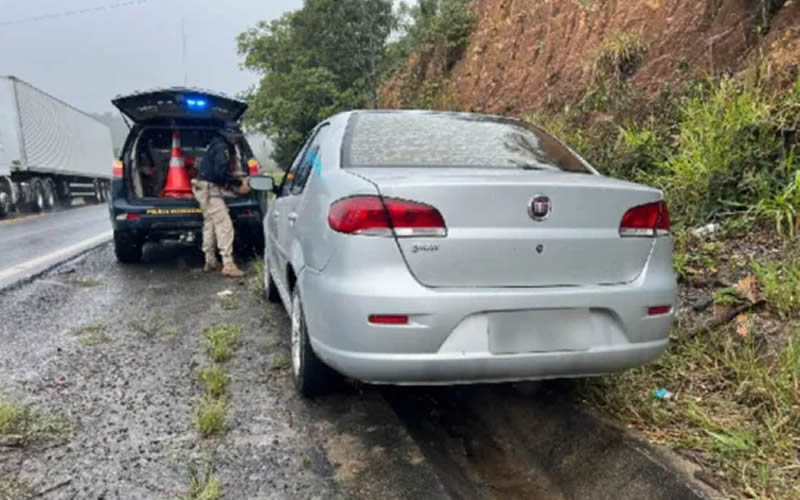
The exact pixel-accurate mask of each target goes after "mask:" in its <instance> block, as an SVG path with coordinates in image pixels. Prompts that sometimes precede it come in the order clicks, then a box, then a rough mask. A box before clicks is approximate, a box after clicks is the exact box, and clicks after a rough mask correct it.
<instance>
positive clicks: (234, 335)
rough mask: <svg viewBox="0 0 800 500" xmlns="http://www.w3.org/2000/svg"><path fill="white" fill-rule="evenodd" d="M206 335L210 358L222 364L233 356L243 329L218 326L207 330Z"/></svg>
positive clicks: (236, 326)
mask: <svg viewBox="0 0 800 500" xmlns="http://www.w3.org/2000/svg"><path fill="white" fill-rule="evenodd" d="M205 334H206V347H207V350H208V355H209V357H210V358H211V359H212V360H214V361H216V362H218V363H221V362H224V361H227V360H228V359H230V358H231V356H233V351H234V349H235V347H236V344H237V343H238V342H239V337H240V336H241V334H242V327H241V326H239V325H230V324H217V325H213V326H210V327H208V328H206V331H205Z"/></svg>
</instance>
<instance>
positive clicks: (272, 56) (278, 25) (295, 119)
mask: <svg viewBox="0 0 800 500" xmlns="http://www.w3.org/2000/svg"><path fill="white" fill-rule="evenodd" d="M394 26H395V18H394V15H393V13H392V2H391V0H306V1H305V3H304V5H303V7H302V8H301V9H299V10H297V11H294V12H291V13H288V14H285V15H284V16H283V17H281V18H280V19H277V20H275V21H272V22H269V23H266V22H261V23H258V24H257V25H256V26H255V27H254V28H252V29H250V30H248V31H246V32H244V33H242V34H241V35H239V38H238V48H239V54H240V55H243V56H244V62H243V66H244V67H245V68H248V69H251V70H253V71H256V72H258V73H259V74H261V75H262V76H261V81H260V83H259V85H258V87H257V88H255V89H252V90H251V91H250V92H249V93H248V95H247V96H246V98H247V99H248V101H249V103H250V110H249V112H248V115H247V116H246V121H247V122H248V124H249V125H251V126H253V127H254V128H256V129H258V130H260V131H262V132H264V133H266V134H267V135H269V136H270V138H271V139H272V140H273V141H274V142H275V150H274V151H273V158H274V159H275V161H276V162H277V163H278V165H279V166H281V167H282V168H287V167H288V165H289V163H290V162H291V159H292V157H293V155H294V154H295V152H296V150H297V149H299V147H300V146H301V145H302V142H303V139H304V137H305V136H306V135H307V134H308V132H309V131H310V130H311V129H312V128H313V126H314V125H315V124H316V123H318V122H319V121H320V120H322V119H324V118H325V117H327V116H329V115H331V114H334V113H336V112H338V111H342V110H346V109H352V108H359V107H367V106H369V107H375V106H377V102H378V89H379V86H380V83H381V69H382V67H383V59H384V57H385V52H386V45H387V40H388V38H389V35H390V34H391V32H392V30H393V28H394Z"/></svg>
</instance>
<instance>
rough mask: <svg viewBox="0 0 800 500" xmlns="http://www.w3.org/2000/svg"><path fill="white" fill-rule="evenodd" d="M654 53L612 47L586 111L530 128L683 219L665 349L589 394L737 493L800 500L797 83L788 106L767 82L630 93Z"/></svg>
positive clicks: (553, 116) (566, 107)
mask: <svg viewBox="0 0 800 500" xmlns="http://www.w3.org/2000/svg"><path fill="white" fill-rule="evenodd" d="M644 53H646V45H643V44H642V43H641V42H640V41H639V40H638V38H637V37H636V36H633V35H617V36H616V38H615V39H614V40H612V41H610V42H609V43H608V44H607V45H604V46H603V47H601V48H600V49H599V51H598V53H597V54H596V56H595V57H596V59H595V60H593V61H589V62H588V64H590V65H591V66H592V68H593V69H594V70H595V71H596V74H595V81H594V84H593V85H592V86H591V87H590V88H589V89H587V91H586V94H585V96H584V98H583V99H582V100H580V101H579V102H578V103H572V104H562V105H556V106H553V107H552V108H550V109H547V110H542V111H540V112H538V113H535V114H533V115H531V116H530V117H529V119H530V120H531V121H534V122H537V123H539V124H540V125H543V126H544V127H545V128H547V129H549V130H550V131H551V132H552V133H553V134H554V135H556V136H558V137H559V138H561V139H562V140H564V141H565V142H566V143H567V144H569V145H570V146H572V147H573V148H575V149H576V150H577V151H578V152H579V153H581V154H582V155H583V156H585V157H586V158H587V159H588V160H589V161H590V162H591V163H592V164H593V165H594V166H595V167H596V168H597V169H598V170H600V171H601V173H604V174H606V175H611V176H616V177H620V178H623V179H629V180H632V181H636V182H643V183H647V184H650V185H653V186H656V187H659V188H661V189H662V190H663V191H664V193H665V196H666V198H667V201H668V204H669V207H670V212H671V216H672V221H673V236H674V239H675V245H676V247H675V270H676V274H677V275H678V277H679V281H680V284H681V292H680V298H679V304H678V322H677V325H676V327H675V329H674V330H673V333H672V342H671V346H670V348H669V351H668V353H667V354H666V355H665V356H664V357H663V358H661V359H660V360H659V361H657V362H656V363H653V364H652V365H649V366H646V367H644V368H641V369H638V370H633V371H631V372H627V373H624V374H622V375H618V376H611V377H605V378H602V379H598V380H592V381H588V382H585V383H582V384H580V388H579V391H578V395H579V397H580V398H582V399H583V400H585V401H586V402H588V403H589V404H590V405H592V406H594V407H597V408H599V409H601V410H602V411H604V412H607V413H610V414H612V415H613V416H615V417H616V418H618V419H619V420H621V421H622V422H624V423H626V424H628V425H630V426H632V427H635V428H636V429H639V430H640V431H642V432H644V433H645V434H646V435H647V436H648V437H649V438H650V439H652V440H653V441H654V442H657V443H661V444H665V445H667V446H669V447H671V448H672V449H674V450H676V451H677V452H678V453H680V454H682V455H684V456H686V457H688V458H690V459H691V460H693V461H695V462H696V463H699V464H701V465H703V466H705V468H704V471H703V472H702V473H700V474H699V475H700V476H701V479H703V480H705V481H706V482H708V483H710V484H711V485H712V486H715V487H717V488H719V489H721V490H723V491H724V492H726V493H727V494H731V495H737V496H738V495H746V496H750V497H754V498H773V499H782V498H797V497H800V468H798V467H797V457H798V450H800V347H798V346H799V345H800V265H798V262H800V240H798V238H797V232H798V227H799V226H800V218H798V215H800V195H798V192H800V156H798V152H800V145H799V144H798V137H797V130H798V125H800V79H799V80H798V81H797V83H796V85H795V87H794V88H793V89H792V90H790V91H789V92H787V93H784V94H779V95H772V94H770V93H769V92H767V90H766V89H765V88H764V86H763V85H762V82H761V81H760V80H759V78H758V75H757V74H742V75H738V76H736V77H730V76H725V77H719V78H706V79H701V80H683V81H682V80H680V79H676V82H675V83H669V84H665V85H664V87H663V88H662V90H661V92H660V93H659V94H657V95H655V96H653V95H647V94H644V93H643V92H640V91H638V90H636V89H634V88H632V87H631V86H630V84H629V82H628V76H629V75H630V74H631V72H632V71H635V67H636V64H638V62H639V61H641V55H642V54H644ZM680 71H681V65H680V62H678V63H676V72H677V73H680Z"/></svg>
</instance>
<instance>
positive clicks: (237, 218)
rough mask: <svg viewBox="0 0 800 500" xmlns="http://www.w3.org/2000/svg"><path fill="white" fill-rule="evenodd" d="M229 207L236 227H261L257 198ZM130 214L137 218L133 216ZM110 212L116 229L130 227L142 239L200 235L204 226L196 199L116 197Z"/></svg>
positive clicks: (241, 200) (128, 229)
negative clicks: (170, 201) (135, 200)
mask: <svg viewBox="0 0 800 500" xmlns="http://www.w3.org/2000/svg"><path fill="white" fill-rule="evenodd" d="M228 210H229V212H230V215H231V220H232V221H233V224H234V226H235V227H236V228H237V229H252V230H258V231H260V230H261V225H262V222H261V221H262V219H263V215H262V214H261V210H260V208H259V205H258V202H257V201H255V200H249V199H236V200H232V202H231V203H229V204H228ZM128 214H135V217H137V218H135V219H134V220H130V219H128ZM110 216H111V225H112V227H113V228H114V230H115V231H129V232H132V233H135V234H137V235H138V236H139V237H141V238H143V239H151V240H158V239H162V238H169V237H173V236H175V235H179V234H184V233H194V234H195V235H200V233H201V232H202V229H203V216H202V214H201V213H200V211H199V208H197V205H196V204H195V203H182V204H177V203H176V204H174V205H170V204H168V203H161V204H158V205H155V204H153V205H144V204H142V205H140V204H131V203H129V202H127V201H126V200H122V199H117V200H113V201H112V203H111V205H110Z"/></svg>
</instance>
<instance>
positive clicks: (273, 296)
mask: <svg viewBox="0 0 800 500" xmlns="http://www.w3.org/2000/svg"><path fill="white" fill-rule="evenodd" d="M264 298H265V299H267V301H268V302H272V303H273V304H276V303H278V302H280V300H281V296H280V295H279V294H278V287H277V286H276V285H275V281H274V280H273V279H272V275H271V274H270V273H269V259H268V258H267V256H266V255H264Z"/></svg>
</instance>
